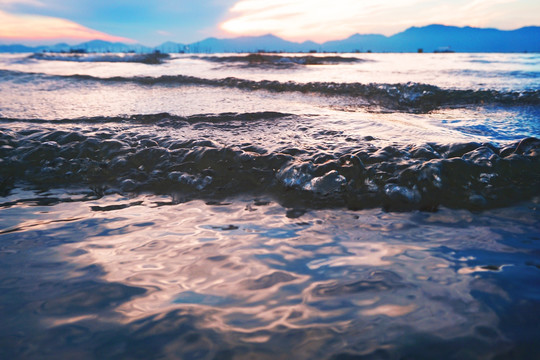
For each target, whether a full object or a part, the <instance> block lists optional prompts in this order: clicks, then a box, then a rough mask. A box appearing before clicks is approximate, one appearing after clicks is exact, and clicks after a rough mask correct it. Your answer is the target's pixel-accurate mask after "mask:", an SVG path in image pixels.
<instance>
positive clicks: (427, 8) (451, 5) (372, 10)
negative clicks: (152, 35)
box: [220, 0, 540, 42]
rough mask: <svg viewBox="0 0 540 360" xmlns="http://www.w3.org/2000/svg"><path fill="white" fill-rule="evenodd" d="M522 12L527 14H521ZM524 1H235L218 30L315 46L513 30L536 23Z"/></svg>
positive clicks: (539, 7) (538, 7)
mask: <svg viewBox="0 0 540 360" xmlns="http://www.w3.org/2000/svg"><path fill="white" fill-rule="evenodd" d="M524 9H525V10H526V11H524ZM535 10H538V11H540V5H535V4H533V3H531V2H530V1H527V0H490V1H487V0H476V1H473V2H471V1H470V0H452V1H443V0H401V1H396V0H334V1H327V0H275V1H272V2H268V1H267V0H240V1H238V2H237V3H236V4H235V5H234V6H233V7H232V8H231V9H230V15H231V16H230V18H229V19H228V20H226V21H225V22H223V23H222V24H221V25H220V28H221V29H222V30H224V31H225V32H227V33H230V34H234V35H262V34H267V33H272V34H275V35H278V36H280V37H283V38H285V39H288V40H296V41H303V40H315V41H319V42H323V41H327V40H335V39H342V38H344V37H347V36H350V35H352V34H354V33H364V34H368V33H378V34H385V35H392V34H395V33H397V32H399V31H403V30H405V29H406V28H407V27H410V26H422V25H429V24H434V23H436V24H445V25H456V26H466V25H469V26H478V27H485V26H494V25H497V24H500V23H502V24H504V26H500V25H499V26H497V27H500V28H507V29H513V28H517V27H520V26H526V25H531V24H534V23H537V20H536V19H535V18H534V15H525V16H524V15H523V14H527V13H529V14H536V13H538V12H537V11H535Z"/></svg>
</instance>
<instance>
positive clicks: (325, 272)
mask: <svg viewBox="0 0 540 360" xmlns="http://www.w3.org/2000/svg"><path fill="white" fill-rule="evenodd" d="M56 195H58V194H54V193H49V194H36V193H24V192H23V191H17V192H15V193H13V194H12V195H10V196H9V197H7V198H2V199H1V203H2V206H3V207H2V209H1V210H0V211H1V213H2V216H1V218H0V227H1V233H0V259H1V261H0V274H1V275H0V290H1V291H0V308H1V309H2V311H1V315H0V318H1V319H0V320H1V322H2V324H3V326H2V328H1V329H0V355H1V357H2V358H35V357H42V358H74V357H82V358H156V357H166V358H182V359H213V358H216V359H233V358H234V359H248V358H257V359H265V358H268V359H275V358H284V359H285V358H295V359H302V358H305V359H313V358H335V359H350V358H363V357H361V356H371V357H370V358H401V357H407V356H409V357H411V358H448V357H450V358H460V359H463V358H478V357H488V358H489V357H491V356H493V355H500V356H502V357H503V358H512V357H514V358H520V357H521V358H526V357H525V354H527V356H529V355H530V356H533V355H538V354H539V352H540V349H539V348H538V345H536V344H535V341H536V340H537V339H538V337H539V336H540V332H539V330H538V327H537V324H536V320H537V319H538V317H539V316H540V312H539V310H538V309H540V307H539V305H540V292H539V291H538V286H537V285H538V283H539V281H540V272H539V271H540V261H539V260H538V251H539V245H538V242H539V241H540V237H539V236H538V228H539V225H540V221H539V220H540V218H539V216H538V215H539V213H538V207H537V204H535V203H534V202H533V203H530V204H524V205H521V206H515V207H513V208H506V209H500V210H491V211H489V212H484V213H479V214H475V213H471V212H468V211H465V210H463V211H460V210H446V209H442V210H440V211H439V212H435V213H424V212H411V213H385V212H383V211H381V210H366V211H357V212H353V211H347V210H310V211H306V210H299V209H286V208H283V207H282V206H280V205H278V204H277V203H274V202H272V201H270V199H256V200H253V199H231V200H229V201H228V202H221V203H218V202H212V203H208V204H205V203H204V202H202V201H191V202H187V203H178V202H176V201H175V200H174V199H171V198H169V197H158V196H150V195H146V196H145V195H141V196H138V197H136V198H126V197H121V196H119V195H109V196H105V197H103V198H101V199H94V200H91V199H90V198H86V199H79V200H84V201H66V200H69V198H67V197H65V198H63V199H58V198H56V199H57V201H53V202H50V203H47V201H45V199H53V198H55V196H56ZM24 198H26V199H29V200H27V201H18V202H16V201H14V199H24ZM71 200H73V199H71ZM75 200H76V199H75ZM292 215H294V216H292ZM355 356H357V357H355ZM533 357H534V356H533ZM533 357H531V358H533Z"/></svg>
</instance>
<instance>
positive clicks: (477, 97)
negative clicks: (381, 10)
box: [0, 70, 540, 111]
mask: <svg viewBox="0 0 540 360" xmlns="http://www.w3.org/2000/svg"><path fill="white" fill-rule="evenodd" d="M33 76H41V77H47V78H53V79H59V80H76V81H97V82H102V83H136V84H140V85H146V86H160V85H162V86H182V85H202V86H216V87H227V88H237V89H242V90H248V91H254V90H265V91H270V92H276V93H284V92H301V93H309V94H320V95H328V96H344V97H351V98H358V99H361V100H364V101H365V102H366V104H369V105H375V106H381V107H384V108H388V109H393V110H404V111H430V110H434V109H437V108H441V107H448V106H466V105H477V104H481V105H490V104H500V105H507V106H514V105H533V106H537V105H540V90H524V91H509V92H504V91H497V90H457V89H442V88H439V87H437V86H434V85H428V84H418V83H406V84H361V83H335V82H310V83H296V82H292V81H289V82H279V81H271V80H262V81H254V80H246V79H238V78H234V77H228V78H223V79H204V78H199V77H194V76H186V75H164V76H159V77H149V76H134V77H123V76H115V77H108V78H100V77H95V76H90V75H66V76H59V75H44V74H30V73H19V72H14V71H6V70H0V77H2V78H6V79H9V78H12V77H27V78H28V81H31V78H32V77H33Z"/></svg>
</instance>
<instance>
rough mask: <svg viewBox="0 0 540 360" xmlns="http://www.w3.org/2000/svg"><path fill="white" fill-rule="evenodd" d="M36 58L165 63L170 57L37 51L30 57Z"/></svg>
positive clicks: (157, 54) (165, 55) (155, 54)
mask: <svg viewBox="0 0 540 360" xmlns="http://www.w3.org/2000/svg"><path fill="white" fill-rule="evenodd" d="M28 58H29V59H34V60H48V61H75V62H127V63H141V64H149V65H159V64H163V63H164V62H165V60H168V59H169V58H170V55H169V54H163V53H159V52H155V53H150V54H124V55H119V54H78V53H68V54H62V53H35V54H32V55H30V56H29V57H28Z"/></svg>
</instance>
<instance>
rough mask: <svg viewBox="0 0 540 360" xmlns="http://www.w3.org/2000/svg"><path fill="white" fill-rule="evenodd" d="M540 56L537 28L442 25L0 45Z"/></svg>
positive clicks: (10, 48)
mask: <svg viewBox="0 0 540 360" xmlns="http://www.w3.org/2000/svg"><path fill="white" fill-rule="evenodd" d="M420 50H421V51H423V52H434V51H435V52H439V51H440V52H540V26H528V27H523V28H520V29H517V30H498V29H485V28H473V27H469V26H466V27H456V26H445V25H428V26H423V27H411V28H409V29H407V30H405V31H403V32H400V33H398V34H395V35H392V36H384V35H378V34H367V35H361V34H355V35H352V36H350V37H348V38H346V39H343V40H335V41H327V42H325V43H322V44H319V43H316V42H313V41H305V42H302V43H298V42H292V41H287V40H284V39H281V38H279V37H277V36H274V35H271V34H268V35H263V36H242V37H237V38H231V39H217V38H207V39H205V40H202V41H198V42H195V43H191V44H180V43H175V42H166V43H164V44H161V45H159V46H156V47H148V46H144V45H140V44H124V43H111V42H107V41H102V40H93V41H89V42H85V43H82V44H78V45H68V44H56V45H52V46H36V47H29V46H25V45H19V44H16V45H0V52H11V53H21V52H43V51H50V52H70V51H75V52H135V53H150V52H154V51H160V52H163V53H182V52H183V53H227V52H228V53H239V52H368V51H371V52H417V51H420Z"/></svg>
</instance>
